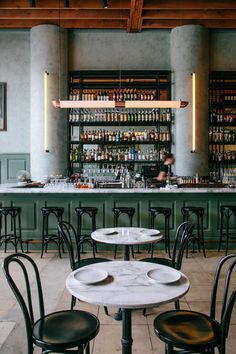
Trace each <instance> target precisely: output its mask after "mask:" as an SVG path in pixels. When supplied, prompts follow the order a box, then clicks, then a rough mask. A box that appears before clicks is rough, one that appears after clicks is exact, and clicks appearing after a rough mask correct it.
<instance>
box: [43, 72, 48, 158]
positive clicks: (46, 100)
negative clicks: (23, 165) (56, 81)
mask: <svg viewBox="0 0 236 354" xmlns="http://www.w3.org/2000/svg"><path fill="white" fill-rule="evenodd" d="M48 75H49V73H48V72H47V71H45V72H44V150H45V152H49V149H48Z"/></svg>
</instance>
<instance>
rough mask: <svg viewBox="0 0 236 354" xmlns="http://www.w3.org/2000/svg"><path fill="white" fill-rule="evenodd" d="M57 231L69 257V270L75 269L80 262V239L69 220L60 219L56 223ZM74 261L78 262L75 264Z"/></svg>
mask: <svg viewBox="0 0 236 354" xmlns="http://www.w3.org/2000/svg"><path fill="white" fill-rule="evenodd" d="M58 231H59V233H60V235H61V237H62V239H63V241H64V243H65V245H66V248H67V251H68V253H69V258H70V266H71V270H75V269H76V268H77V265H78V264H79V262H80V240H79V237H78V236H77V233H76V231H75V229H74V227H73V225H71V224H70V223H69V222H67V221H61V222H59V224H58ZM76 263H78V264H77V265H76Z"/></svg>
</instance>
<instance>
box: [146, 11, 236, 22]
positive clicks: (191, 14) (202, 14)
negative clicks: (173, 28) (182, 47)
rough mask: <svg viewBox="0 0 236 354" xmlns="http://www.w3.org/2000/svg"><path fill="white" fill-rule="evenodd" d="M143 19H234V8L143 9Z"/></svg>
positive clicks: (235, 15) (235, 16)
mask: <svg viewBox="0 0 236 354" xmlns="http://www.w3.org/2000/svg"><path fill="white" fill-rule="evenodd" d="M142 16H143V19H163V20H164V19H181V18H182V19H209V20H217V19H219V20H221V19H236V9H235V10H224V11H221V10H144V11H143V15H142Z"/></svg>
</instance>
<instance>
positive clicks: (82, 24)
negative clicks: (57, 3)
mask: <svg viewBox="0 0 236 354" xmlns="http://www.w3.org/2000/svg"><path fill="white" fill-rule="evenodd" d="M44 23H45V24H54V25H58V21H55V20H47V21H45V22H44ZM39 24H42V21H41V20H36V19H30V20H15V21H12V20H3V19H0V27H1V28H32V27H34V26H37V25H39ZM60 25H61V27H64V28H68V29H69V28H91V29H92V28H111V29H120V28H121V29H126V28H127V20H122V21H120V20H113V21H112V20H100V21H99V20H92V21H90V20H73V21H71V20H65V21H61V22H60Z"/></svg>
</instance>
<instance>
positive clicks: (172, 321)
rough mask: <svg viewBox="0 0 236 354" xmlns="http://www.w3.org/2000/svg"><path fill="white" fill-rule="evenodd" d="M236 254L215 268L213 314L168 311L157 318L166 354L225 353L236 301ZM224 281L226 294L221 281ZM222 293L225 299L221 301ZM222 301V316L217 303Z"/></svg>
mask: <svg viewBox="0 0 236 354" xmlns="http://www.w3.org/2000/svg"><path fill="white" fill-rule="evenodd" d="M235 266H236V254H231V255H228V256H225V257H224V258H223V259H221V260H220V262H219V263H218V266H217V268H216V272H215V278H214V282H213V287H212V292H211V305H210V315H206V314H204V313H201V312H196V311H185V310H175V311H167V312H164V313H162V314H161V315H159V316H157V317H156V318H155V320H154V330H155V333H156V335H157V336H158V337H159V338H160V339H161V340H162V341H163V342H164V343H165V347H166V351H165V353H166V354H174V353H212V354H213V353H214V352H215V351H214V348H217V349H218V352H219V353H220V354H225V353H226V348H225V347H226V339H227V337H228V331H229V325H230V319H231V314H232V312H233V308H234V305H235V302H236V287H235V275H236V274H235V270H236V267H235ZM222 281H223V295H222V296H220V295H219V294H218V293H219V292H220V291H219V289H218V286H219V283H220V282H222ZM219 297H221V300H222V302H220V301H219ZM220 303H221V313H220V320H219V321H217V319H216V307H217V306H218V304H220Z"/></svg>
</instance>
